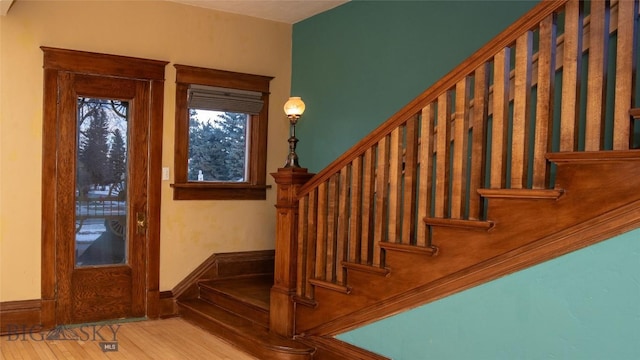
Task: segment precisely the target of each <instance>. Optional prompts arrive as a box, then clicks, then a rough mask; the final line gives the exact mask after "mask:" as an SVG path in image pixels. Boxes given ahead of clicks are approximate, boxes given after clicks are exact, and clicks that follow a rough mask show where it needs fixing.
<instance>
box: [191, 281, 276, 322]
mask: <svg viewBox="0 0 640 360" xmlns="http://www.w3.org/2000/svg"><path fill="white" fill-rule="evenodd" d="M198 285H199V287H200V299H201V300H204V301H206V302H208V303H210V304H213V305H217V306H219V307H221V308H223V309H225V310H228V311H230V312H232V313H234V314H239V315H241V316H243V317H245V318H246V319H249V320H252V321H255V322H257V323H258V324H260V325H263V326H268V324H269V293H270V291H271V287H272V286H273V276H272V275H266V276H262V275H261V276H252V277H247V278H236V279H224V280H205V281H201V282H199V283H198Z"/></svg>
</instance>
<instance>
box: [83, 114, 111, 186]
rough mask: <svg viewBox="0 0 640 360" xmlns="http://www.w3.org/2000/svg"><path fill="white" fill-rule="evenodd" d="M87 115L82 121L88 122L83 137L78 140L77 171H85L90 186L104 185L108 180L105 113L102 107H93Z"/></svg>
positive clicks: (107, 129) (106, 120) (107, 132)
mask: <svg viewBox="0 0 640 360" xmlns="http://www.w3.org/2000/svg"><path fill="white" fill-rule="evenodd" d="M87 114H88V115H87V116H86V118H85V119H84V121H86V120H88V121H89V123H88V125H87V128H86V131H84V136H81V138H80V149H79V150H80V152H79V154H78V160H79V164H78V169H83V170H82V171H86V176H87V178H88V181H89V182H90V184H92V185H105V184H107V183H108V181H109V178H110V169H109V166H108V152H109V145H108V142H107V136H108V134H109V127H108V119H107V112H106V111H105V110H104V109H103V108H102V107H95V108H93V109H91V110H90V112H88V113H87Z"/></svg>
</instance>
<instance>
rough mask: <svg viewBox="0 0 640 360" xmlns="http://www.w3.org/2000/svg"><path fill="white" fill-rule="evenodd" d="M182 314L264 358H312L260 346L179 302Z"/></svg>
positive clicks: (274, 359)
mask: <svg viewBox="0 0 640 360" xmlns="http://www.w3.org/2000/svg"><path fill="white" fill-rule="evenodd" d="M178 307H179V309H180V314H181V315H182V317H183V318H184V319H185V320H187V321H189V322H191V323H193V324H195V325H197V326H200V327H202V328H203V329H205V330H207V331H209V332H210V333H212V334H214V335H216V336H218V337H220V338H222V339H225V340H227V341H229V342H230V343H232V344H234V345H236V346H238V347H239V348H240V349H242V350H244V351H246V352H248V353H249V354H251V355H253V356H255V357H257V358H258V359H264V360H312V359H313V355H312V354H295V353H293V354H292V353H285V352H277V351H273V350H272V349H267V348H264V347H262V346H259V344H258V342H257V341H255V340H254V339H251V338H250V337H249V336H246V334H241V333H239V332H237V331H236V330H235V329H233V328H232V327H231V326H227V325H226V324H224V323H221V322H218V321H216V320H215V319H213V318H211V317H208V316H206V315H203V314H201V313H200V312H199V311H195V310H193V309H191V308H190V307H188V306H184V305H182V304H180V303H178Z"/></svg>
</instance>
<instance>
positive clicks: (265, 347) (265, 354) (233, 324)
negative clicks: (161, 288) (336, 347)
mask: <svg viewBox="0 0 640 360" xmlns="http://www.w3.org/2000/svg"><path fill="white" fill-rule="evenodd" d="M178 307H179V309H180V314H181V315H182V316H183V318H184V319H185V320H187V321H189V322H191V323H193V324H196V325H198V326H200V327H202V328H203V329H205V330H207V331H209V332H211V333H212V334H214V335H216V336H218V337H221V338H223V339H225V340H227V341H229V342H231V343H232V344H234V345H236V346H238V347H239V348H240V349H242V350H244V351H246V352H248V353H249V354H251V355H253V356H256V357H258V358H259V359H266V360H269V359H286V360H289V359H291V360H303V359H305V360H307V359H313V353H314V351H315V349H314V348H312V347H310V346H308V345H305V344H302V343H300V342H297V341H295V340H291V339H287V338H284V337H282V336H279V335H276V334H274V333H271V332H269V329H267V328H266V327H264V326H260V325H258V324H256V323H255V322H253V321H250V320H248V319H245V318H244V317H241V316H238V315H235V314H232V313H230V312H228V311H226V310H224V309H222V308H220V307H218V306H215V305H212V304H209V303H207V302H205V301H203V300H199V299H190V300H180V301H178Z"/></svg>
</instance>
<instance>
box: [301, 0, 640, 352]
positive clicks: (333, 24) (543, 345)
mask: <svg viewBox="0 0 640 360" xmlns="http://www.w3.org/2000/svg"><path fill="white" fill-rule="evenodd" d="M535 4H537V1H482V0H478V1H454V0H452V1H428V0H427V1H351V2H350V3H347V4H345V5H342V6H339V7H337V8H335V9H333V10H331V11H329V12H326V13H323V14H320V15H317V16H315V17H313V18H310V19H308V20H305V21H303V22H300V23H298V24H295V25H294V28H293V70H292V95H297V96H302V98H303V99H304V100H305V102H306V104H307V111H306V112H305V115H304V116H303V118H302V119H301V120H300V122H299V123H298V129H297V130H298V137H299V138H300V143H299V144H298V154H299V155H300V162H301V165H302V166H305V167H308V168H309V169H310V171H313V172H317V171H319V170H321V169H322V168H324V167H325V166H326V165H328V164H329V163H330V162H331V161H333V160H335V159H336V158H337V157H338V156H340V154H342V153H343V152H344V151H345V150H347V149H348V148H349V147H351V146H352V145H354V144H356V143H357V142H358V141H359V140H360V139H361V138H362V137H364V136H365V135H366V134H367V133H369V132H370V131H371V130H373V129H375V128H376V127H377V126H378V125H379V124H381V123H382V122H384V121H385V120H386V119H387V118H389V117H390V116H391V115H393V114H394V113H395V112H396V111H398V110H399V109H400V108H402V106H404V105H405V104H407V103H408V102H409V101H411V100H412V99H413V98H415V97H416V96H417V95H418V94H420V93H421V92H422V91H423V90H425V89H427V88H428V87H429V86H430V85H431V84H432V83H434V82H435V81H436V80H438V79H439V78H440V77H442V76H443V75H445V74H446V73H447V72H449V71H450V70H451V69H453V68H454V67H455V66H456V65H457V64H459V63H460V62H461V61H463V60H464V59H466V58H467V57H468V56H469V55H471V54H472V53H473V52H474V51H476V50H477V49H479V48H480V47H481V46H482V45H483V44H485V43H486V42H488V41H489V40H491V38H492V37H493V36H495V35H497V34H498V33H499V32H500V31H502V30H503V29H504V28H506V27H507V26H508V25H509V24H511V23H512V22H513V21H515V20H516V19H517V18H519V17H520V16H521V15H522V14H524V13H525V12H526V11H528V10H529V9H531V8H532V7H533V6H534V5H535ZM639 78H640V77H639ZM639 238H640V231H634V232H631V233H628V234H626V235H624V236H620V237H617V238H615V239H612V240H609V241H606V242H604V243H601V244H599V245H596V246H594V247H590V248H588V249H585V250H581V251H579V252H576V253H572V254H569V255H567V256H564V257H562V258H559V259H557V260H554V261H551V262H548V263H545V264H542V265H539V266H537V267H535V268H531V269H529V270H526V271H523V272H519V273H516V274H514V275H511V276H508V277H504V278H502V279H500V280H498V281H495V282H492V283H489V284H486V285H484V286H481V287H477V288H474V289H471V290H468V291H466V292H463V293H460V294H457V295H454V296H451V297H448V298H446V299H443V300H441V301H438V302H434V303H431V304H428V305H425V306H423V307H420V308H417V309H415V310H413V311H410V312H407V313H403V314H401V315H397V316H395V317H392V318H389V319H386V320H383V321H381V322H378V323H375V324H372V325H369V326H366V327H363V328H360V329H357V330H355V331H352V332H349V333H345V334H342V335H340V336H339V338H341V339H343V340H345V341H348V342H351V343H354V344H355V345H358V346H361V347H364V348H368V349H370V350H373V351H378V352H380V353H382V354H385V355H387V356H390V357H393V358H394V359H396V360H400V359H410V360H419V359H427V358H429V359H455V360H463V359H464V360H466V359H474V360H477V359H479V360H483V359H543V358H544V359H552V358H558V359H580V360H582V359H616V360H627V359H640V345H639V344H640V275H639V274H640V241H639ZM382 339H384V341H381V340H382Z"/></svg>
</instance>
